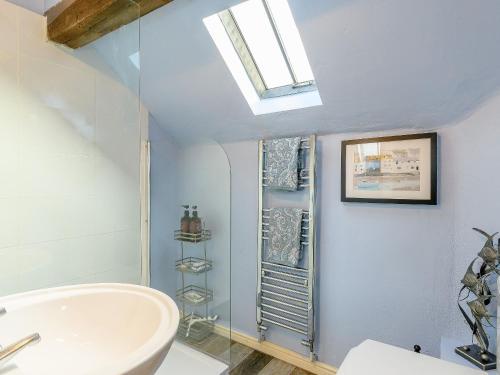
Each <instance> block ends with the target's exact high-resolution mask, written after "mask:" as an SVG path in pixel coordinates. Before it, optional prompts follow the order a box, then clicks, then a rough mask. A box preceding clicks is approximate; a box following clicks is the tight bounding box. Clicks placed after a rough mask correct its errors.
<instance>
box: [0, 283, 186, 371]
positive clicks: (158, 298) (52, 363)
mask: <svg viewBox="0 0 500 375" xmlns="http://www.w3.org/2000/svg"><path fill="white" fill-rule="evenodd" d="M2 306H3V307H5V308H6V310H7V313H6V314H5V315H0V344H2V345H3V346H6V345H8V344H11V343H13V342H16V341H18V340H19V339H21V338H24V337H26V336H29V335H30V334H32V333H35V332H38V333H39V334H40V336H41V341H40V342H39V343H37V344H33V345H31V346H29V347H26V348H24V349H23V350H22V351H20V352H19V353H18V354H17V355H16V356H15V357H13V358H12V359H11V360H10V361H9V362H8V363H7V364H5V365H4V366H3V367H1V368H0V375H17V374H29V375H34V374H36V375H48V374H50V375H59V374H61V375H69V374H72V375H83V374H85V375H87V374H89V375H90V374H92V375H117V374H127V375H149V374H154V373H155V371H156V370H157V368H158V367H159V366H160V365H161V363H162V362H163V359H164V358H165V356H166V354H167V352H168V351H169V349H170V346H171V345H172V341H173V340H174V337H175V334H176V332H177V327H178V325H179V310H178V309H177V306H176V305H175V302H174V301H173V300H172V299H171V298H170V297H168V296H167V295H165V294H163V293H161V292H159V291H157V290H154V289H150V288H146V287H141V286H137V285H128V284H89V285H77V286H70V287H61V288H52V289H43V290H37V291H34V292H28V293H22V294H16V295H12V296H8V297H3V298H0V307H2Z"/></svg>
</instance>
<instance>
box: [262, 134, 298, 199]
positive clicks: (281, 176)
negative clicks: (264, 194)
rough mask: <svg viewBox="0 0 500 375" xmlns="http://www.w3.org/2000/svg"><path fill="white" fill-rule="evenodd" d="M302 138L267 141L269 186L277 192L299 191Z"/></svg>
mask: <svg viewBox="0 0 500 375" xmlns="http://www.w3.org/2000/svg"><path fill="white" fill-rule="evenodd" d="M299 146H300V137H296V138H281V139H272V140H270V141H266V176H267V181H266V182H267V186H268V187H269V188H271V189H276V190H288V191H294V190H297V180H298V177H297V171H298V154H299Z"/></svg>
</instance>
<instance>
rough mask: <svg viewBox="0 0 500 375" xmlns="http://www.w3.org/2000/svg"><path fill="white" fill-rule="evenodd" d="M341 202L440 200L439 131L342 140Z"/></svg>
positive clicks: (414, 202) (431, 203)
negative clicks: (438, 181) (438, 178)
mask: <svg viewBox="0 0 500 375" xmlns="http://www.w3.org/2000/svg"><path fill="white" fill-rule="evenodd" d="M341 180H342V189H341V192H342V197H341V199H342V202H371V203H401V204H428V205H435V204H437V133H422V134H409V135H398V136H393V137H379V138H366V139H352V140H348V141H343V142H342V178H341Z"/></svg>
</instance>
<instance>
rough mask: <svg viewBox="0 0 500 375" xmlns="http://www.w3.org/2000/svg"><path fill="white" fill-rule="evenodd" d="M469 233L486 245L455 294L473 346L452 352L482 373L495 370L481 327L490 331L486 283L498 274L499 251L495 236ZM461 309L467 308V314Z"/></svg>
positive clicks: (488, 293) (486, 338) (479, 230)
mask: <svg viewBox="0 0 500 375" xmlns="http://www.w3.org/2000/svg"><path fill="white" fill-rule="evenodd" d="M472 229H474V230H475V231H476V232H479V233H481V234H482V235H483V236H485V237H486V242H485V243H484V246H483V248H482V249H481V251H480V252H479V253H478V256H477V257H476V258H475V259H474V260H473V261H472V262H471V263H470V265H469V267H468V268H467V271H466V272H465V275H464V277H463V279H462V281H461V282H462V285H463V286H462V288H461V289H460V292H459V293H458V308H459V309H460V312H461V313H462V315H463V316H464V318H465V321H466V322H467V324H468V325H469V327H470V329H471V331H472V335H473V338H474V339H475V341H476V342H477V345H476V344H474V343H473V344H472V345H466V346H460V347H458V348H456V349H455V352H456V353H458V354H459V355H461V356H462V357H464V358H466V359H467V360H469V361H470V362H472V363H474V364H475V365H476V366H478V367H480V368H481V369H483V370H485V371H486V370H491V369H494V368H496V356H495V355H494V354H492V353H490V352H489V351H488V349H489V346H490V343H489V340H488V335H487V334H486V331H485V326H489V327H493V324H492V322H491V319H492V318H493V316H492V315H490V312H489V310H488V305H489V304H490V303H491V301H492V298H493V297H494V296H493V294H492V292H491V289H490V287H489V283H491V276H493V275H498V274H500V267H499V260H500V255H499V249H498V246H497V248H495V245H494V242H493V240H494V237H495V236H496V235H497V234H498V232H497V233H494V234H491V235H490V234H488V233H486V232H485V231H483V230H481V229H478V228H472ZM499 242H500V241H499ZM475 267H479V268H478V272H476V271H474V268H475ZM463 305H467V306H468V308H469V311H470V313H469V314H468V313H467V312H466V311H465V306H463ZM473 341H474V340H473Z"/></svg>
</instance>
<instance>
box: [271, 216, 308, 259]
mask: <svg viewBox="0 0 500 375" xmlns="http://www.w3.org/2000/svg"><path fill="white" fill-rule="evenodd" d="M302 212H303V211H302V210H301V209H300V208H271V210H270V213H269V232H268V234H269V241H268V242H269V243H268V246H267V249H266V251H265V260H266V261H269V262H272V263H278V264H283V265H286V266H292V267H297V265H298V264H299V261H300V258H301V251H300V240H301V229H302Z"/></svg>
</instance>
